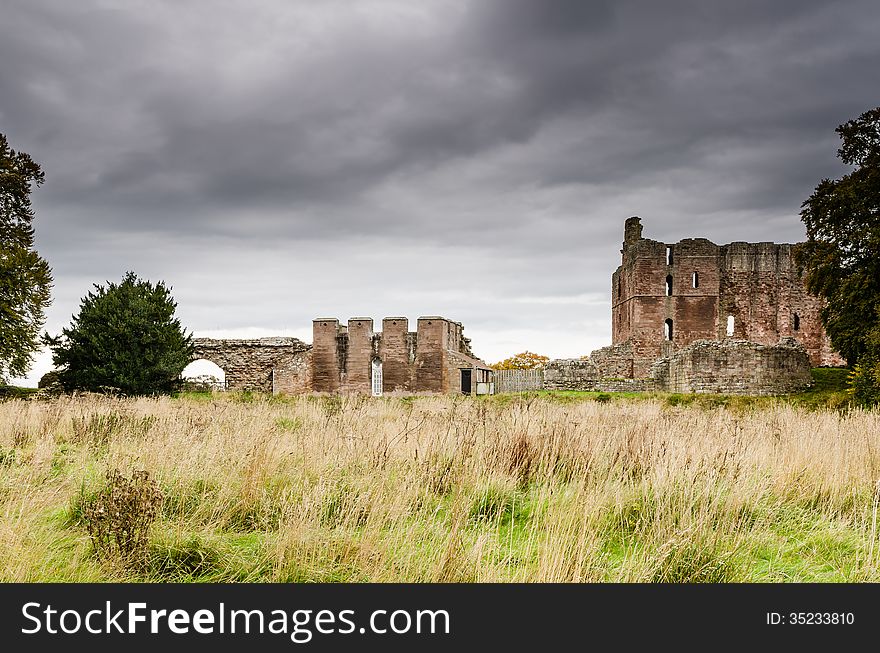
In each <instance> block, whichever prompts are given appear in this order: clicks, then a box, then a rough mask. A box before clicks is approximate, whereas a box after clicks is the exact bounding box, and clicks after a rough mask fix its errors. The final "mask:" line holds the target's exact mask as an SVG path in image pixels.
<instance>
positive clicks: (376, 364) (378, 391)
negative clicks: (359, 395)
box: [371, 358, 382, 397]
mask: <svg viewBox="0 0 880 653" xmlns="http://www.w3.org/2000/svg"><path fill="white" fill-rule="evenodd" d="M371 380H372V384H371V386H372V387H371V390H372V395H373V396H374V397H381V396H382V361H380V360H379V359H378V358H374V359H373V364H372V379H371Z"/></svg>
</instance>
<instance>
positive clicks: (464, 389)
mask: <svg viewBox="0 0 880 653" xmlns="http://www.w3.org/2000/svg"><path fill="white" fill-rule="evenodd" d="M471 373H472V370H462V371H461V394H463V395H469V394H470V393H471Z"/></svg>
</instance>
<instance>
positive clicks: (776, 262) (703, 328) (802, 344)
mask: <svg viewBox="0 0 880 653" xmlns="http://www.w3.org/2000/svg"><path fill="white" fill-rule="evenodd" d="M792 247H793V246H792V245H787V244H776V243H743V242H736V243H730V244H729V245H716V244H715V243H712V242H711V241H708V240H706V239H705V238H689V239H686V240H681V241H679V242H677V243H672V244H668V243H661V242H659V241H655V240H649V239H647V238H642V224H641V220H640V219H639V218H637V217H633V218H629V219H628V220H627V221H626V224H625V226H624V239H623V249H621V255H622V260H621V265H620V266H619V267H618V268H617V270H616V271H615V272H614V274H613V275H612V279H611V294H612V308H611V331H612V344H611V346H609V347H603V348H602V349H598V350H596V351H594V352H593V353H592V354H590V356H587V357H584V358H582V359H563V360H555V361H550V363H549V364H548V365H547V367H546V369H545V370H544V387H545V388H548V389H558V390H601V391H614V390H628V389H631V390H640V389H644V390H650V389H655V390H663V391H668V392H722V393H728V394H782V393H787V392H795V391H799V390H803V389H804V388H806V387H808V386H809V385H810V384H811V382H812V381H811V376H810V367H811V366H818V365H843V364H844V361H843V359H842V358H841V357H840V356H839V355H838V354H837V353H836V352H834V351H833V350H832V348H831V344H830V341H829V339H828V337H827V335H826V334H825V331H824V329H823V328H822V323H821V320H820V317H819V313H820V310H821V308H822V304H821V301H820V300H819V299H818V298H816V297H814V296H812V295H810V294H809V293H808V292H807V290H806V288H805V287H804V284H803V280H802V279H801V276H800V274H799V273H798V271H797V269H796V267H795V265H794V263H793V261H792Z"/></svg>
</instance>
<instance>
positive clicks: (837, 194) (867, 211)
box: [795, 107, 880, 396]
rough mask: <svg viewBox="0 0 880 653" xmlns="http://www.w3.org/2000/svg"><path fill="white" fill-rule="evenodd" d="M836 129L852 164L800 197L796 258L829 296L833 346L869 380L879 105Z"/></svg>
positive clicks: (878, 237) (879, 263) (879, 269)
mask: <svg viewBox="0 0 880 653" xmlns="http://www.w3.org/2000/svg"><path fill="white" fill-rule="evenodd" d="M835 131H836V132H837V134H838V135H839V136H840V138H841V140H842V145H841V147H840V149H839V150H838V151H837V156H838V157H839V158H840V159H841V161H843V162H844V163H845V164H847V165H850V166H853V167H854V170H853V171H852V172H850V173H849V174H847V175H844V176H843V177H841V178H840V179H836V180H831V179H823V180H822V181H821V182H819V185H818V186H816V189H815V190H814V191H813V194H812V195H810V197H809V198H808V199H807V200H806V201H805V202H804V203H803V205H802V210H801V219H802V220H803V222H804V224H805V225H806V230H807V242H805V243H803V244H801V245H800V246H799V247H798V248H797V249H796V250H795V260H796V261H797V263H798V264H799V265H800V266H801V267H802V268H803V269H804V270H805V272H806V275H805V280H806V284H807V289H808V290H809V291H810V292H811V293H813V294H815V295H818V296H820V297H822V298H823V299H825V303H826V305H825V307H824V308H823V310H822V323H823V325H824V326H825V330H826V332H827V333H828V335H829V337H830V338H831V344H832V345H833V346H834V348H835V349H837V351H839V352H840V353H841V355H842V356H843V357H844V358H846V360H847V363H848V364H849V365H851V366H854V365H858V372H859V374H860V377H859V378H860V379H861V383H862V385H864V383H868V384H869V385H870V379H871V378H876V379H880V375H878V373H877V370H876V369H875V368H876V367H877V365H878V363H877V361H880V107H877V108H876V109H872V110H870V111H866V112H865V113H863V114H862V115H861V116H859V117H858V118H856V119H855V120H850V121H848V122H846V123H844V124H842V125H840V126H839V127H838V128H837V129H836V130H835ZM866 396H867V395H866Z"/></svg>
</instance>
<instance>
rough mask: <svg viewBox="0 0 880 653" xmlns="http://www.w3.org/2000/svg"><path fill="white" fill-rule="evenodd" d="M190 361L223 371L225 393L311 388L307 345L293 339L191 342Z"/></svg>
mask: <svg viewBox="0 0 880 653" xmlns="http://www.w3.org/2000/svg"><path fill="white" fill-rule="evenodd" d="M193 345H194V346H195V350H194V353H193V360H199V359H205V360H208V361H211V362H212V363H214V364H216V365H218V366H219V367H221V368H223V370H224V371H225V372H226V389H227V390H259V391H261V392H272V393H278V392H285V393H291V394H293V393H297V392H306V391H308V390H309V389H310V387H311V365H310V364H309V359H310V352H311V349H312V347H311V345H307V344H306V343H304V342H303V341H302V340H298V339H297V338H256V339H251V340H215V339H213V338H195V339H193Z"/></svg>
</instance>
